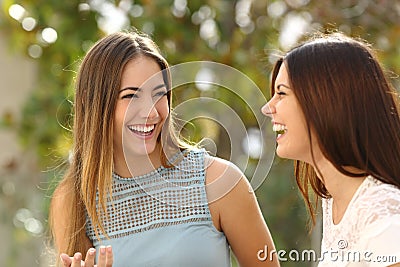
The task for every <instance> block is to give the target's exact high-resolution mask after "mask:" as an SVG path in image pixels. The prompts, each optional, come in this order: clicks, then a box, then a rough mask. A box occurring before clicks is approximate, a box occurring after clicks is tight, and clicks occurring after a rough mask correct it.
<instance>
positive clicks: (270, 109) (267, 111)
mask: <svg viewBox="0 0 400 267" xmlns="http://www.w3.org/2000/svg"><path fill="white" fill-rule="evenodd" d="M261 112H262V114H264V115H265V116H268V117H270V118H272V115H273V114H275V112H276V110H275V106H274V105H273V102H272V100H270V101H268V102H267V103H266V104H265V105H264V106H262V108H261Z"/></svg>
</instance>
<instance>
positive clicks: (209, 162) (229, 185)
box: [206, 156, 251, 203]
mask: <svg viewBox="0 0 400 267" xmlns="http://www.w3.org/2000/svg"><path fill="white" fill-rule="evenodd" d="M206 188H207V195H208V199H209V202H211V203H212V202H214V201H217V200H219V199H221V198H224V197H227V196H228V195H232V194H233V195H236V194H241V193H244V192H247V193H248V192H249V190H251V187H250V184H249V182H248V181H247V179H246V177H245V176H244V174H243V172H242V171H241V170H240V169H239V168H238V167H237V166H236V165H235V164H233V163H232V162H230V161H227V160H224V159H221V158H218V157H211V156H208V157H207V158H206Z"/></svg>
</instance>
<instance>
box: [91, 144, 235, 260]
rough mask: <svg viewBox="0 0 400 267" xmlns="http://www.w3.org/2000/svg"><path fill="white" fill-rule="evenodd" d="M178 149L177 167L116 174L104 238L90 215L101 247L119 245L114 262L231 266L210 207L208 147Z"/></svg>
mask: <svg viewBox="0 0 400 267" xmlns="http://www.w3.org/2000/svg"><path fill="white" fill-rule="evenodd" d="M185 153H186V154H185ZM178 154H179V155H175V156H174V158H173V159H172V161H171V162H174V161H177V160H178V162H177V163H176V164H175V166H173V167H171V168H167V167H163V166H161V167H160V168H158V169H156V170H155V171H153V172H151V173H148V174H146V175H143V176H139V177H134V178H122V177H119V176H118V175H116V174H113V190H112V194H113V195H112V198H113V200H112V201H109V202H108V204H107V212H108V214H109V218H110V219H109V220H106V219H105V222H104V227H105V230H106V232H107V234H108V236H109V239H107V238H106V237H105V236H104V235H102V234H100V235H99V238H100V240H98V239H97V238H96V235H95V233H94V229H93V226H92V223H91V220H90V219H89V218H88V219H87V224H86V233H87V235H88V237H89V238H90V240H91V241H92V242H93V245H94V247H95V248H96V251H97V252H98V251H99V247H100V246H101V245H105V246H107V245H111V246H112V247H113V253H114V264H113V267H130V266H140V267H153V266H159V267H189V266H190V267H208V266H209V267H216V266H217V267H226V266H231V262H230V251H229V245H228V242H227V240H226V237H225V235H224V234H223V233H222V232H220V231H218V230H217V229H216V228H215V227H214V225H213V222H212V220H211V215H210V210H209V207H208V202H207V196H206V190H205V155H206V152H205V151H204V150H192V151H189V152H182V153H178ZM102 216H103V218H105V216H104V214H102Z"/></svg>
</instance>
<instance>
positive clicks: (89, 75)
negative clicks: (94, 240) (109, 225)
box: [49, 32, 190, 255]
mask: <svg viewBox="0 0 400 267" xmlns="http://www.w3.org/2000/svg"><path fill="white" fill-rule="evenodd" d="M139 56H145V57H149V58H151V59H153V60H155V61H156V62H157V64H158V65H159V66H160V69H161V70H162V71H163V78H164V82H165V84H166V86H167V90H168V93H167V97H168V104H169V109H170V111H171V93H172V92H171V79H170V73H169V66H168V63H167V62H166V60H165V59H164V58H163V57H162V56H161V53H160V51H159V49H158V47H157V45H156V44H155V43H154V42H153V41H152V40H151V39H150V38H149V37H148V36H146V35H144V34H139V33H137V32H119V33H114V34H111V35H108V36H106V37H104V38H103V39H101V40H99V41H98V42H97V43H96V44H95V45H94V46H93V47H92V48H91V49H90V50H89V51H88V53H87V54H86V56H85V58H84V59H83V61H82V63H81V66H80V69H79V72H78V75H77V78H76V86H75V87H76V88H75V89H76V91H75V101H74V109H73V113H74V114H73V115H74V123H73V131H72V134H73V145H72V150H71V151H72V152H71V157H70V160H69V163H68V167H67V170H66V173H65V175H64V177H63V179H62V181H61V182H60V184H59V185H58V188H62V191H63V192H68V195H71V199H70V198H68V200H69V201H70V203H68V204H67V205H68V206H71V207H73V208H72V209H70V210H69V212H70V213H69V214H65V218H66V220H67V223H68V227H67V229H66V236H67V237H68V238H69V240H68V248H64V249H66V251H59V252H63V253H67V254H69V255H72V254H74V253H75V252H78V251H79V252H82V255H85V253H86V251H87V250H88V249H89V248H90V244H87V242H84V241H85V240H87V237H86V229H85V225H86V218H87V217H88V218H90V219H91V221H92V224H93V227H94V229H95V231H96V235H98V234H99V232H100V231H101V232H102V233H103V234H104V235H105V236H107V233H105V232H104V228H103V224H102V221H101V217H100V216H99V214H100V212H101V211H103V212H105V213H106V201H107V198H110V197H111V191H112V172H113V121H114V113H115V106H116V100H117V97H118V90H117V89H119V88H120V85H121V77H122V72H123V70H124V67H125V65H126V64H127V63H128V62H129V61H131V60H135V58H137V57H139ZM170 114H171V112H170ZM165 123H166V126H167V127H168V131H167V132H168V133H167V137H166V139H163V140H162V141H163V146H170V147H175V148H177V149H183V148H190V146H189V145H187V144H186V143H184V142H183V141H181V140H180V139H179V138H178V137H177V136H178V135H177V134H176V131H175V129H174V123H173V121H172V119H171V115H170V116H169V117H168V118H167V120H166V122H165ZM158 141H159V142H161V137H159V139H158ZM163 151H165V150H164V149H163ZM161 160H162V164H163V165H165V166H167V165H168V161H167V156H166V155H165V153H164V152H163V153H162V155H161ZM96 194H98V202H97V205H98V209H100V210H96ZM49 222H50V227H51V230H52V233H53V236H54V232H55V229H54V222H53V215H52V210H50V219H49ZM58 249H60V248H58Z"/></svg>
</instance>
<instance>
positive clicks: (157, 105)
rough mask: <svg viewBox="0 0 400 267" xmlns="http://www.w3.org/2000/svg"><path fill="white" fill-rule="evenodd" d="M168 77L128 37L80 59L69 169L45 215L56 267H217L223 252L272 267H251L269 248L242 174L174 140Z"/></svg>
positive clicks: (150, 45) (115, 37)
mask: <svg viewBox="0 0 400 267" xmlns="http://www.w3.org/2000/svg"><path fill="white" fill-rule="evenodd" d="M170 76H171V75H170V72H169V66H168V63H167V62H166V61H165V59H164V58H163V57H162V56H161V54H160V52H159V50H158V47H157V46H156V44H155V43H154V42H153V41H152V40H151V39H150V38H149V37H147V36H145V35H142V34H138V33H136V32H131V33H114V34H111V35H109V36H106V37H104V38H103V39H101V40H100V41H98V42H97V43H96V44H95V45H94V46H93V47H92V48H91V49H90V50H89V52H88V53H87V55H86V56H85V58H84V59H83V61H82V64H81V66H80V69H79V72H78V76H77V79H76V94H75V101H74V114H73V115H74V124H73V131H72V133H73V138H74V139H73V140H74V142H73V147H72V153H71V157H70V162H69V165H68V169H67V171H66V174H65V176H64V178H63V179H62V181H61V183H60V184H59V185H58V187H57V188H56V190H55V193H54V195H53V198H52V202H51V207H50V220H49V221H50V226H51V230H52V233H53V236H54V241H55V246H56V250H57V252H58V254H60V253H62V254H61V261H62V264H63V265H64V266H72V267H78V266H85V267H92V266H94V265H95V263H96V265H97V266H98V267H109V266H114V267H118V266H119V267H127V266H164V267H176V266H199V267H203V266H218V267H224V266H230V265H231V262H230V248H231V249H232V251H233V252H234V254H235V256H236V258H237V260H238V262H239V263H240V265H241V266H279V262H278V261H277V257H276V255H273V257H268V258H267V259H266V260H265V261H259V260H258V258H257V253H258V251H259V250H260V248H264V247H265V246H268V248H269V249H270V250H271V251H272V250H274V244H273V241H272V238H271V235H270V233H269V230H268V227H267V225H266V224H265V221H264V219H263V216H262V214H261V212H260V209H259V206H258V204H257V201H256V198H255V194H254V192H253V190H250V189H251V187H250V184H249V182H248V181H247V179H246V178H245V176H244V175H243V173H242V172H241V171H240V170H238V168H237V167H235V166H233V164H231V163H230V162H227V161H224V160H222V159H219V158H216V157H212V156H210V155H208V154H207V152H206V151H205V150H204V149H200V148H196V147H193V146H189V145H188V144H186V143H184V142H182V141H181V140H179V138H178V137H177V134H175V130H174V127H173V126H174V124H173V121H172V118H171V116H172V115H173V114H172V109H171V89H172V88H171V77H170ZM63 253H65V254H63ZM82 253H86V254H85V255H86V256H83V255H82ZM72 255H73V257H70V256H72ZM96 255H97V256H96ZM96 258H97V261H96Z"/></svg>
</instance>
